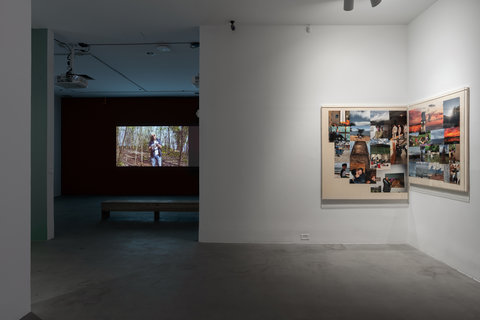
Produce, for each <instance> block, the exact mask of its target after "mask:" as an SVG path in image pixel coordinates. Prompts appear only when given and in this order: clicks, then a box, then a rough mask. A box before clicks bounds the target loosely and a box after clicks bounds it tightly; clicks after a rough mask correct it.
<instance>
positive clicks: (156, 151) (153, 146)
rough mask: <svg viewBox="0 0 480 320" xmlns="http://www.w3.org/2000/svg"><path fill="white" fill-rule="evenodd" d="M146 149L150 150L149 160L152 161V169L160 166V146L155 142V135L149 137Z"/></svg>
mask: <svg viewBox="0 0 480 320" xmlns="http://www.w3.org/2000/svg"><path fill="white" fill-rule="evenodd" d="M148 149H149V150H150V160H151V161H152V167H156V166H158V167H161V166H162V145H161V144H160V142H159V141H158V140H157V136H156V135H155V133H152V134H151V135H150V142H149V143H148Z"/></svg>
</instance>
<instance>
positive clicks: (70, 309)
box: [32, 197, 480, 320]
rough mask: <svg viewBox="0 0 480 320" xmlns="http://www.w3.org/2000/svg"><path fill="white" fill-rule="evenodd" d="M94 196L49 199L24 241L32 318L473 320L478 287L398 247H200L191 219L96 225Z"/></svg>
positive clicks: (127, 219) (115, 219)
mask: <svg viewBox="0 0 480 320" xmlns="http://www.w3.org/2000/svg"><path fill="white" fill-rule="evenodd" d="M102 199H103V198H101V197H61V198H58V199H57V200H56V203H55V205H56V238H55V239H54V240H51V241H48V242H38V243H33V244H32V303H33V305H32V311H33V313H34V314H35V315H37V316H38V317H39V318H41V319H42V320H57V319H58V320H60V319H62V320H64V319H69V320H77V319H81V320H97V319H98V320H103V319H105V320H107V319H115V320H117V319H141V320H149V319H156V320H157V319H162V320H163V319H208V320H216V319H218V320H236V319H242V320H247V319H259V320H260V319H261V320H267V319H276V320H277V319H288V320H290V319H292V320H294V319H299V320H300V319H302V320H306V319H389V320H390V319H423V320H425V319H449V320H451V319H480V284H479V283H477V282H475V281H473V280H471V279H469V278H467V277H465V276H463V275H462V274H460V273H458V272H456V271H455V270H453V269H451V268H449V267H448V266H446V265H444V264H443V263H440V262H438V261H436V260H434V259H432V258H430V257H428V256H426V255H425V254H423V253H421V252H419V251H417V250H415V249H414V248H412V247H410V246H407V245H288V244H275V245H253V244H202V243H198V242H197V237H198V214H196V213H178V214H173V213H172V214H165V215H162V217H161V222H160V223H154V222H153V213H112V216H111V218H110V219H109V220H108V221H106V222H101V221H100V201H101V200H102ZM32 319H33V318H32Z"/></svg>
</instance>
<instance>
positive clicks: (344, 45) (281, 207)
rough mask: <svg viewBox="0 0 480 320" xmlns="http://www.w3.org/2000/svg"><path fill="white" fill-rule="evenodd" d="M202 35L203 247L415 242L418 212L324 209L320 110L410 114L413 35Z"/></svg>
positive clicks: (369, 29) (217, 31)
mask: <svg viewBox="0 0 480 320" xmlns="http://www.w3.org/2000/svg"><path fill="white" fill-rule="evenodd" d="M200 38H201V39H200V40H201V43H202V48H201V52H200V74H201V77H202V80H201V95H200V110H201V112H200V148H201V150H200V203H201V208H200V241H203V242H300V234H301V233H309V234H310V237H311V240H310V243H406V241H407V213H408V209H407V208H390V209H379V208H376V209H372V208H358V209H328V210H327V209H323V210H322V209H321V207H320V179H321V176H320V174H321V173H320V166H321V163H320V107H321V106H322V105H329V104H337V105H338V104H350V105H370V104H374V105H380V106H381V105H406V103H407V102H408V99H407V98H408V97H407V27H406V26H366V27H362V26H312V28H311V33H306V31H305V27H302V26H272V27H260V26H238V27H237V30H236V31H235V32H231V31H230V29H229V28H228V27H227V26H223V27H201V29H200Z"/></svg>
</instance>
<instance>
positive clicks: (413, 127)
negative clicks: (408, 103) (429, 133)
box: [408, 109, 423, 133]
mask: <svg viewBox="0 0 480 320" xmlns="http://www.w3.org/2000/svg"><path fill="white" fill-rule="evenodd" d="M422 112H423V109H412V110H410V111H408V121H409V125H410V129H409V132H410V133H411V132H420V128H421V123H422Z"/></svg>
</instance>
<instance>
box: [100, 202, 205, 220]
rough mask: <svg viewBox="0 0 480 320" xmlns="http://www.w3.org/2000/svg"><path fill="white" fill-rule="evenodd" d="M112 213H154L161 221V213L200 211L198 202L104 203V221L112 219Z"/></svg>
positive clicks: (156, 218)
mask: <svg viewBox="0 0 480 320" xmlns="http://www.w3.org/2000/svg"><path fill="white" fill-rule="evenodd" d="M111 211H153V212H154V214H155V218H154V219H155V221H159V220H160V211H175V212H180V211H186V212H196V211H199V202H198V200H108V201H103V202H102V220H106V219H108V218H109V217H110V212H111Z"/></svg>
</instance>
